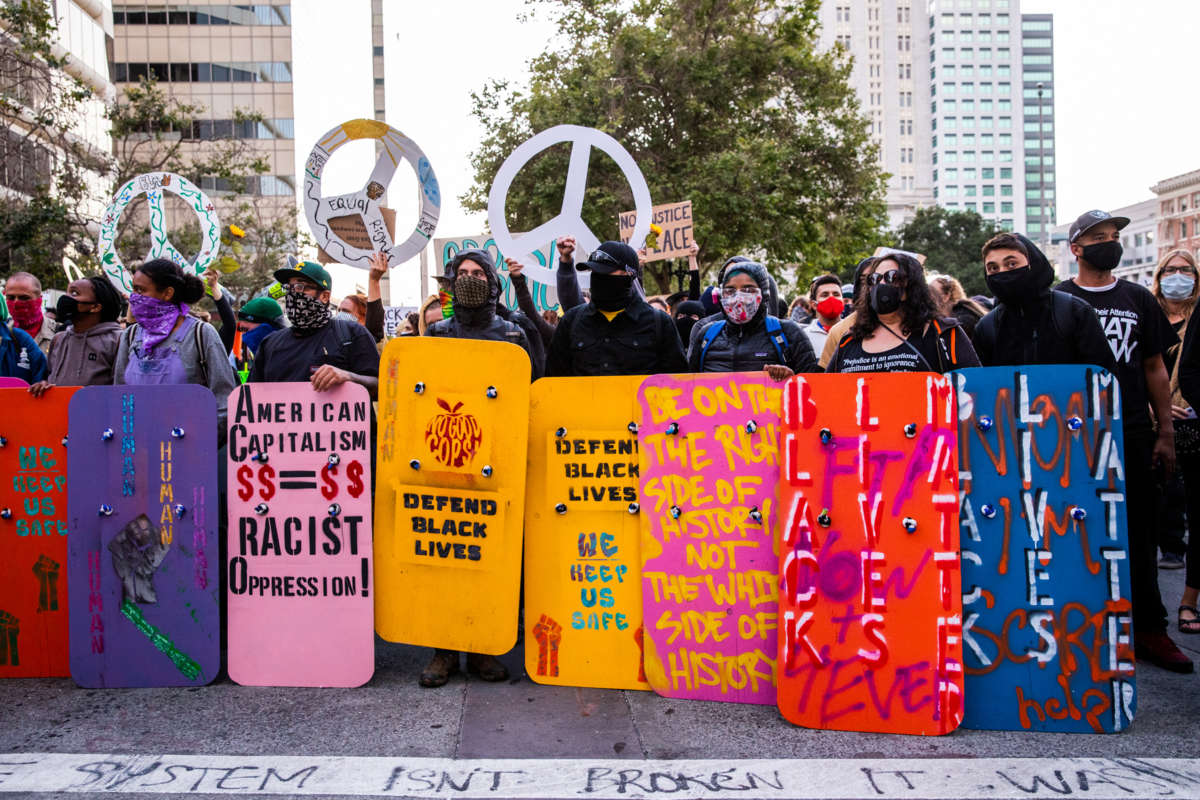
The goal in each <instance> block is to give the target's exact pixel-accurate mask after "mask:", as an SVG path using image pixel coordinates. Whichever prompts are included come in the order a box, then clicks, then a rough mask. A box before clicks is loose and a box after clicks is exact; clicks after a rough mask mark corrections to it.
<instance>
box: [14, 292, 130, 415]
mask: <svg viewBox="0 0 1200 800" xmlns="http://www.w3.org/2000/svg"><path fill="white" fill-rule="evenodd" d="M124 306H125V301H124V300H122V299H121V295H120V293H118V292H117V290H116V287H114V286H113V285H112V284H111V283H109V281H108V278H104V277H92V278H81V279H79V280H77V281H71V285H70V286H68V287H67V293H66V294H64V295H63V296H62V297H60V298H58V305H57V306H56V308H55V312H56V317H57V318H58V321H59V322H62V323H66V325H67V327H66V330H63V331H60V332H59V333H57V334H55V336H54V339H52V340H51V342H50V356H49V360H50V374H49V376H48V377H47V378H46V380H44V381H39V382H38V383H35V384H33V385H32V386H30V387H29V393H30V394H32V395H33V396H34V397H40V396H41V395H42V393H43V392H45V391H46V390H47V389H48V388H50V387H51V386H108V385H111V384H112V382H113V364H114V363H115V362H116V360H117V349H118V348H119V347H120V345H121V326H120V325H119V324H118V323H117V318H118V317H120V316H121V310H122V308H123V307H124Z"/></svg>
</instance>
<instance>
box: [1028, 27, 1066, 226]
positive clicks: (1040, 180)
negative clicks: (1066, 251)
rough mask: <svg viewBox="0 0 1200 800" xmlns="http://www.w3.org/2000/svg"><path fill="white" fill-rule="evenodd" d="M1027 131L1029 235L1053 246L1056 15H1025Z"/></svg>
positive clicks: (1055, 207)
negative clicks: (1050, 241) (1051, 240)
mask: <svg viewBox="0 0 1200 800" xmlns="http://www.w3.org/2000/svg"><path fill="white" fill-rule="evenodd" d="M1021 94H1022V117H1023V120H1022V126H1023V134H1024V140H1025V232H1026V234H1027V235H1028V236H1029V237H1030V238H1032V239H1033V240H1034V241H1037V242H1048V241H1049V239H1050V232H1051V229H1052V228H1053V227H1054V221H1055V218H1056V217H1057V214H1056V213H1055V212H1056V210H1057V208H1058V205H1057V203H1056V198H1055V195H1054V189H1055V180H1054V174H1055V173H1054V16H1053V15H1052V14H1022V15H1021Z"/></svg>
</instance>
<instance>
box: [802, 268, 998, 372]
mask: <svg viewBox="0 0 1200 800" xmlns="http://www.w3.org/2000/svg"><path fill="white" fill-rule="evenodd" d="M862 275H863V278H862V281H863V289H864V290H863V291H861V292H857V293H856V294H855V299H854V314H855V318H854V325H853V327H852V328H851V329H850V332H849V333H847V334H845V335H844V336H843V337H842V338H841V340H840V341H839V342H838V346H837V351H836V352H835V353H834V356H833V358H832V359H831V360H830V362H829V365H828V366H827V367H826V369H825V371H826V372H943V373H944V372H948V371H950V370H952V369H962V368H964V367H978V366H979V357H978V356H976V355H975V349H974V348H973V347H972V346H971V340H970V339H969V338H967V336H966V335H965V334H964V333H963V332H962V329H961V328H960V327H959V325H958V321H957V320H955V319H952V318H951V319H940V318H939V317H938V314H937V304H936V302H935V301H934V299H933V294H932V293H931V292H930V291H929V286H928V284H926V283H925V271H924V269H923V268H922V267H921V264H920V262H918V261H917V260H916V259H915V258H913V257H912V256H908V255H904V254H903V253H890V254H888V255H886V256H880V257H879V258H873V259H871V260H870V261H868V262H867V263H866V264H865V265H863V270H862Z"/></svg>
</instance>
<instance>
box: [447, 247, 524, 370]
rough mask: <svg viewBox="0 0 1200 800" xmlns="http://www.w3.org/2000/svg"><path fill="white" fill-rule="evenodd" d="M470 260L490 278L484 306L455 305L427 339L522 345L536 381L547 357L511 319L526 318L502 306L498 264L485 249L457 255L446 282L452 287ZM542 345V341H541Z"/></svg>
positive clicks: (449, 269) (449, 266) (449, 265)
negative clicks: (439, 337)
mask: <svg viewBox="0 0 1200 800" xmlns="http://www.w3.org/2000/svg"><path fill="white" fill-rule="evenodd" d="M468 259H469V260H471V261H473V262H475V263H476V264H478V265H479V266H481V267H483V271H484V273H485V274H486V275H487V282H488V299H487V302H485V303H484V304H483V305H482V306H479V307H477V308H466V307H463V306H460V305H459V304H457V303H455V304H454V316H452V317H451V318H450V319H444V320H441V321H439V322H435V323H434V324H432V325H430V326H429V328H428V329H427V330H426V331H425V335H426V336H446V337H450V338H453V339H483V340H487V341H495V342H511V343H512V344H516V345H520V346H521V347H522V348H523V349H524V350H525V352H526V353H527V354H528V355H529V365H530V372H531V374H532V376H533V378H534V379H535V380H536V379H537V378H539V377H541V375H542V369H543V366H544V357H543V356H542V355H541V353H542V350H541V348H540V347H539V348H538V350H537V352H536V353H535V351H534V350H533V348H532V346H531V345H530V337H529V336H528V335H527V334H526V333H525V330H524V328H523V327H522V326H521V325H520V324H519V323H518V322H517V321H516V319H512V320H511V321H510V319H509V317H520V318H521V319H522V320H524V319H525V318H524V315H521V314H519V313H516V312H510V311H509V310H508V309H507V308H503V307H501V306H500V276H499V275H498V274H497V273H496V262H495V261H493V260H492V257H491V255H489V254H488V252H487V251H486V250H464V251H462V252H461V253H459V254H458V255H456V256H455V257H454V258H453V259H452V260H451V261H450V263H448V264H447V265H446V279H447V280H449V281H450V283H451V284H453V282H454V281H455V280H456V279H457V278H458V267H459V265H461V264H462V263H463V262H464V261H466V260H468ZM538 343H539V344H540V343H541V342H540V340H539V341H538Z"/></svg>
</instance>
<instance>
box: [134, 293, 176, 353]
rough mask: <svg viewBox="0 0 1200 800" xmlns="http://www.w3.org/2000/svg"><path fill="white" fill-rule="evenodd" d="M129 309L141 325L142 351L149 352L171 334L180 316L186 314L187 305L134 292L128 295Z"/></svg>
mask: <svg viewBox="0 0 1200 800" xmlns="http://www.w3.org/2000/svg"><path fill="white" fill-rule="evenodd" d="M129 310H130V311H131V312H132V313H133V318H134V319H135V320H137V324H138V325H141V326H142V351H143V352H144V353H149V352H150V351H151V350H153V349H154V348H155V347H157V346H158V345H159V344H160V343H161V342H163V341H164V340H165V339H166V338H167V337H168V336H170V335H171V331H173V330H175V323H176V322H177V321H178V320H179V318H180V317H186V316H187V313H188V306H187V304H186V303H180V304H179V305H176V304H175V303H169V302H167V301H166V300H159V299H158V298H156V297H149V296H147V295H144V294H137V293H134V294H131V295H129Z"/></svg>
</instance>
